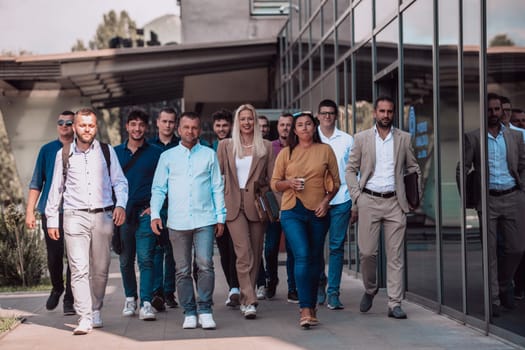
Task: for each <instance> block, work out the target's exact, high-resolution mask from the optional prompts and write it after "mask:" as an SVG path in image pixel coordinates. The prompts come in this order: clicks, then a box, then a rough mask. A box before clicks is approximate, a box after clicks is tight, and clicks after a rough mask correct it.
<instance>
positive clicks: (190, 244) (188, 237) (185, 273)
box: [169, 225, 215, 316]
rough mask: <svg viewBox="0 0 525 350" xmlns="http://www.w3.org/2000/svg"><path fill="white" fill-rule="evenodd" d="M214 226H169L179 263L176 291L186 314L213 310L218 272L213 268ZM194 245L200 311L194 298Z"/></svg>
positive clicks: (175, 256) (174, 252) (176, 259)
mask: <svg viewBox="0 0 525 350" xmlns="http://www.w3.org/2000/svg"><path fill="white" fill-rule="evenodd" d="M214 227H215V226H214V225H209V226H205V227H199V228H196V229H194V230H185V231H178V230H172V229H169V233H170V241H171V243H172V245H173V256H174V258H175V264H176V265H177V272H176V279H177V293H178V295H179V301H180V303H181V305H182V307H183V308H184V314H185V315H186V316H192V315H197V312H198V313H199V314H206V313H211V306H212V303H213V290H214V288H215V272H214V268H213V242H214V240H215V235H214V232H213V231H214ZM192 248H193V250H194V252H195V262H196V263H197V267H198V272H197V276H198V281H197V294H198V300H199V301H198V311H197V303H196V301H195V292H194V288H193V276H192V267H193V263H192V258H193V253H192Z"/></svg>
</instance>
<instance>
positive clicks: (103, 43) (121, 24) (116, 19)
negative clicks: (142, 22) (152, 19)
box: [71, 10, 137, 51]
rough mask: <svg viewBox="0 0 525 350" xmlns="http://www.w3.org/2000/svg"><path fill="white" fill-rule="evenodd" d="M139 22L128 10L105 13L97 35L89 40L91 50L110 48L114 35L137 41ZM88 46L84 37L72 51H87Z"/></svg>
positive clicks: (78, 40)
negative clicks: (110, 41)
mask: <svg viewBox="0 0 525 350" xmlns="http://www.w3.org/2000/svg"><path fill="white" fill-rule="evenodd" d="M136 29H137V24H136V23H135V21H134V20H132V19H131V17H129V14H128V13H127V12H126V11H121V12H120V14H117V13H116V12H115V11H114V10H111V11H109V12H108V13H106V14H104V16H103V18H102V22H101V23H100V24H99V25H98V27H97V31H96V33H95V36H94V37H93V39H92V40H90V41H89V44H88V47H89V49H90V50H101V49H107V48H109V40H110V39H111V38H114V37H117V36H119V37H121V38H126V39H131V40H132V42H135V40H136V38H137V30H136ZM87 49H88V48H87V47H86V45H85V44H84V41H83V40H82V39H77V42H76V44H75V45H74V46H73V47H72V48H71V51H86V50H87Z"/></svg>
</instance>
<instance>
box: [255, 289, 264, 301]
mask: <svg viewBox="0 0 525 350" xmlns="http://www.w3.org/2000/svg"><path fill="white" fill-rule="evenodd" d="M256 294H257V299H259V300H263V299H265V298H266V287H264V286H260V287H259V288H257V292H256Z"/></svg>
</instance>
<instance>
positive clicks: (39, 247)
mask: <svg viewBox="0 0 525 350" xmlns="http://www.w3.org/2000/svg"><path fill="white" fill-rule="evenodd" d="M0 209H3V210H2V211H1V213H0V261H1V262H2V265H1V267H0V286H24V287H25V286H34V285H37V284H39V283H40V282H41V279H42V276H43V274H44V270H45V267H46V252H45V248H44V244H45V242H43V240H42V238H41V235H40V234H39V230H28V229H26V227H25V219H24V214H23V212H22V209H21V207H20V206H17V205H15V204H9V205H7V206H5V207H4V208H1V205H0Z"/></svg>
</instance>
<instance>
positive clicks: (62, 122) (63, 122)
mask: <svg viewBox="0 0 525 350" xmlns="http://www.w3.org/2000/svg"><path fill="white" fill-rule="evenodd" d="M57 125H59V126H63V125H65V126H71V125H73V121H72V120H64V119H59V120H58V121H57Z"/></svg>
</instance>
